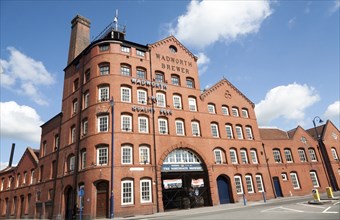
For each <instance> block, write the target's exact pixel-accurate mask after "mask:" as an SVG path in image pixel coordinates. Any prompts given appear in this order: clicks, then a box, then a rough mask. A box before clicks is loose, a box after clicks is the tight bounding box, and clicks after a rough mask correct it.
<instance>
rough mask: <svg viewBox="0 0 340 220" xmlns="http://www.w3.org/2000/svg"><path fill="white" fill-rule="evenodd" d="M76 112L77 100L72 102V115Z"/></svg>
mask: <svg viewBox="0 0 340 220" xmlns="http://www.w3.org/2000/svg"><path fill="white" fill-rule="evenodd" d="M77 111H78V100H77V99H75V100H73V102H72V114H73V115H74V114H77Z"/></svg>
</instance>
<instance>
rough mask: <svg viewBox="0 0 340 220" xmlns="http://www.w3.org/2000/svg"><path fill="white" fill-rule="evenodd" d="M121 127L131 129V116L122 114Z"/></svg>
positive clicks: (123, 129) (124, 129)
mask: <svg viewBox="0 0 340 220" xmlns="http://www.w3.org/2000/svg"><path fill="white" fill-rule="evenodd" d="M121 129H122V131H126V132H127V131H132V116H130V115H122V116H121Z"/></svg>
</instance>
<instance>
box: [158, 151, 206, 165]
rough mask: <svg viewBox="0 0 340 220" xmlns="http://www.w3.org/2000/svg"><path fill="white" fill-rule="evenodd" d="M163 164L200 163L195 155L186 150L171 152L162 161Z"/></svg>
mask: <svg viewBox="0 0 340 220" xmlns="http://www.w3.org/2000/svg"><path fill="white" fill-rule="evenodd" d="M163 163H164V164H173V163H199V164H200V163H201V160H200V159H199V158H198V156H197V155H196V154H194V153H193V152H191V151H190V150H187V149H176V150H174V151H171V152H170V153H169V154H168V156H167V157H166V158H165V159H164V161H163Z"/></svg>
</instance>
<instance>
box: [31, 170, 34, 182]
mask: <svg viewBox="0 0 340 220" xmlns="http://www.w3.org/2000/svg"><path fill="white" fill-rule="evenodd" d="M33 183H35V181H34V170H31V179H30V184H33Z"/></svg>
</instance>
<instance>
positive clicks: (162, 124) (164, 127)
mask: <svg viewBox="0 0 340 220" xmlns="http://www.w3.org/2000/svg"><path fill="white" fill-rule="evenodd" d="M158 130H159V133H160V134H168V119H166V118H159V119H158Z"/></svg>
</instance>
